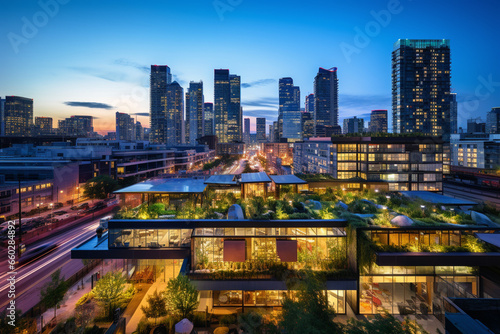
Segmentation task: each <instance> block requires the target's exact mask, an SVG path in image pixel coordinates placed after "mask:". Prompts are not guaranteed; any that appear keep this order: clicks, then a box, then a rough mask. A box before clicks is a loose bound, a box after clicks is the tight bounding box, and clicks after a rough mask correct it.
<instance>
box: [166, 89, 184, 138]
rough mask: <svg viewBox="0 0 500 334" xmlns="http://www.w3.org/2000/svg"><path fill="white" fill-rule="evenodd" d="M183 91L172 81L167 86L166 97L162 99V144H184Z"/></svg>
mask: <svg viewBox="0 0 500 334" xmlns="http://www.w3.org/2000/svg"><path fill="white" fill-rule="evenodd" d="M183 101H184V90H183V89H182V87H181V86H180V85H179V84H178V83H177V81H174V82H173V83H171V84H169V85H167V93H166V96H165V97H163V98H162V103H163V105H164V110H165V117H166V122H165V137H164V140H163V141H160V142H162V143H165V144H167V145H178V144H183V143H184V139H185V138H184V103H183Z"/></svg>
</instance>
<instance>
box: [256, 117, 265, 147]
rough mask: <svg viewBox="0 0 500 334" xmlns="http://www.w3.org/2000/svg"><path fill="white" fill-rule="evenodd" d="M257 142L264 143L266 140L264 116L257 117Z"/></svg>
mask: <svg viewBox="0 0 500 334" xmlns="http://www.w3.org/2000/svg"><path fill="white" fill-rule="evenodd" d="M256 122H257V124H256V128H257V142H258V143H264V142H265V141H266V119H265V118H264V117H257V120H256Z"/></svg>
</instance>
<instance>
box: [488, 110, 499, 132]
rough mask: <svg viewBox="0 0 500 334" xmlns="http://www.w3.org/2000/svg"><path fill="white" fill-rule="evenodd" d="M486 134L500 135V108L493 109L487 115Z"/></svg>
mask: <svg viewBox="0 0 500 334" xmlns="http://www.w3.org/2000/svg"><path fill="white" fill-rule="evenodd" d="M486 133H493V134H494V133H500V108H491V111H490V112H489V113H488V114H487V115H486Z"/></svg>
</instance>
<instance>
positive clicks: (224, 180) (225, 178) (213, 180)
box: [205, 174, 238, 185]
mask: <svg viewBox="0 0 500 334" xmlns="http://www.w3.org/2000/svg"><path fill="white" fill-rule="evenodd" d="M205 184H216V185H217V184H221V185H237V184H238V182H237V181H236V175H232V174H228V175H212V176H210V177H209V178H208V180H206V181H205Z"/></svg>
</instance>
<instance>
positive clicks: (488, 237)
mask: <svg viewBox="0 0 500 334" xmlns="http://www.w3.org/2000/svg"><path fill="white" fill-rule="evenodd" d="M476 237H477V238H478V239H479V240H481V241H484V242H486V243H488V244H490V245H493V246H495V247H498V248H500V233H476Z"/></svg>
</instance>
